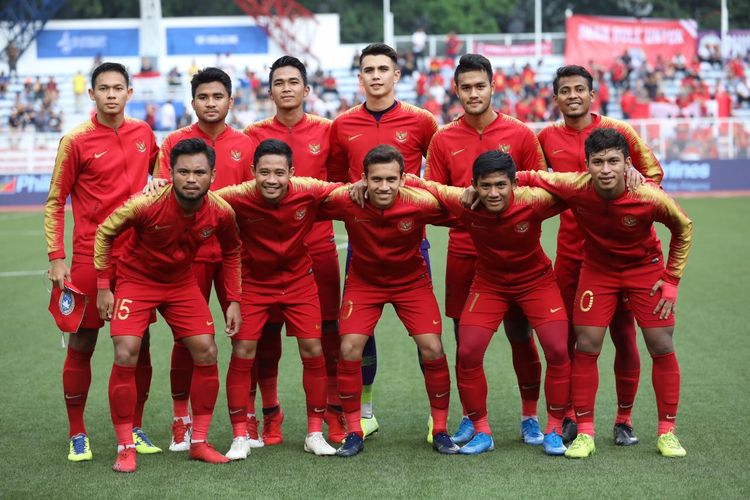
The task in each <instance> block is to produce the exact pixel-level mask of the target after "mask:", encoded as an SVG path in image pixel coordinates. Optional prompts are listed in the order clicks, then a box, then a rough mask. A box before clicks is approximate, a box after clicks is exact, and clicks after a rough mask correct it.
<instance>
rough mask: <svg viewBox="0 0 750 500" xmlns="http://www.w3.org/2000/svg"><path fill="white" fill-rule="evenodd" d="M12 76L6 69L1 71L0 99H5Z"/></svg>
mask: <svg viewBox="0 0 750 500" xmlns="http://www.w3.org/2000/svg"><path fill="white" fill-rule="evenodd" d="M9 83H10V78H9V77H8V75H6V74H5V71H0V99H5V94H7V93H8V84H9Z"/></svg>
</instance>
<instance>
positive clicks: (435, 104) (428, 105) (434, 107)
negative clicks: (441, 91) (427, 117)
mask: <svg viewBox="0 0 750 500" xmlns="http://www.w3.org/2000/svg"><path fill="white" fill-rule="evenodd" d="M422 107H423V108H424V109H426V110H427V111H429V112H430V113H432V116H434V117H435V119H436V120H437V121H438V123H439V124H440V125H443V124H444V123H446V122H445V120H443V105H442V102H441V101H438V100H437V98H436V97H435V96H434V95H432V94H430V96H429V97H428V98H427V100H426V101H425V102H424V104H423V105H422Z"/></svg>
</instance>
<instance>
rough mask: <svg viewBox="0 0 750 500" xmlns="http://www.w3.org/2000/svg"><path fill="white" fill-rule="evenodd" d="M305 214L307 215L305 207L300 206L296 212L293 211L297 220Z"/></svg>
mask: <svg viewBox="0 0 750 500" xmlns="http://www.w3.org/2000/svg"><path fill="white" fill-rule="evenodd" d="M305 215H307V209H306V208H300V209H299V210H297V211H296V212H294V218H295V219H297V220H302V219H304V218H305Z"/></svg>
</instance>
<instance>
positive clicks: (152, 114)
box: [143, 103, 156, 130]
mask: <svg viewBox="0 0 750 500" xmlns="http://www.w3.org/2000/svg"><path fill="white" fill-rule="evenodd" d="M143 121H144V122H146V124H147V125H148V126H149V127H151V130H156V107H155V106H154V105H153V104H152V103H148V104H146V116H145V117H144V118H143Z"/></svg>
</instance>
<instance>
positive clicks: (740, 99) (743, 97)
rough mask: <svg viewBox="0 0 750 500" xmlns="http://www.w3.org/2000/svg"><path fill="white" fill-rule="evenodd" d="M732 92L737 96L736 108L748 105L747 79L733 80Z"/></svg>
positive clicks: (748, 90) (749, 87)
mask: <svg viewBox="0 0 750 500" xmlns="http://www.w3.org/2000/svg"><path fill="white" fill-rule="evenodd" d="M734 91H735V93H736V94H737V107H738V108H741V107H744V105H745V103H748V104H750V86H748V84H747V78H742V79H739V78H737V79H736V80H735V86H734Z"/></svg>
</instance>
